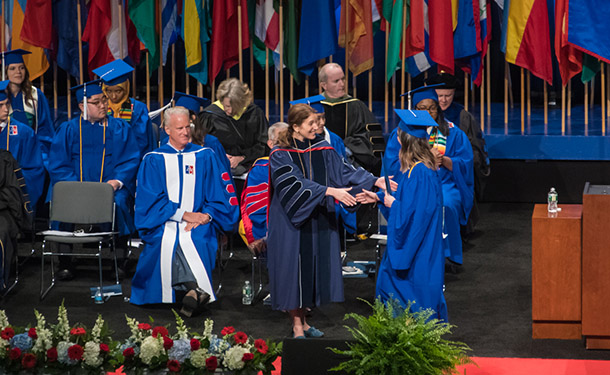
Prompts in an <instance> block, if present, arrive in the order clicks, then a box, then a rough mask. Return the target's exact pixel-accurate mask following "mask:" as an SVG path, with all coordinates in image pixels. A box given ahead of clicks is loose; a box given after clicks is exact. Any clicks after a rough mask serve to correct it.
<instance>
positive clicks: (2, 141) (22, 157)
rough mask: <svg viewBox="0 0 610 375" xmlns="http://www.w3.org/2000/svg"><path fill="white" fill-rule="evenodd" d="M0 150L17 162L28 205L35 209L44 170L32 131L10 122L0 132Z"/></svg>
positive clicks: (25, 126)
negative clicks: (28, 200) (10, 155)
mask: <svg viewBox="0 0 610 375" xmlns="http://www.w3.org/2000/svg"><path fill="white" fill-rule="evenodd" d="M7 144H8V147H7ZM0 148H1V149H4V150H8V151H10V152H11V154H12V155H13V157H14V158H15V159H16V160H17V162H19V166H21V170H22V171H23V177H24V178H25V183H26V185H27V190H28V194H29V196H30V204H31V206H32V208H33V209H36V202H38V199H39V198H40V196H41V195H42V190H43V188H44V178H45V169H44V165H43V162H42V152H41V149H40V145H39V142H38V139H37V137H36V134H34V130H32V128H30V127H29V126H27V125H24V124H22V123H20V122H18V121H16V120H11V121H10V123H9V124H8V125H7V126H5V127H4V130H2V132H0Z"/></svg>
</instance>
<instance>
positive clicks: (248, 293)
mask: <svg viewBox="0 0 610 375" xmlns="http://www.w3.org/2000/svg"><path fill="white" fill-rule="evenodd" d="M241 303H242V304H244V305H251V304H252V285H250V281H249V280H246V283H245V284H244V287H243V289H242V290H241Z"/></svg>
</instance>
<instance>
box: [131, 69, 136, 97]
mask: <svg viewBox="0 0 610 375" xmlns="http://www.w3.org/2000/svg"><path fill="white" fill-rule="evenodd" d="M131 86H132V87H131V96H133V97H134V98H135V97H136V70H135V69H134V70H133V72H132V73H131Z"/></svg>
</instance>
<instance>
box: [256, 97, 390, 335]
mask: <svg viewBox="0 0 610 375" xmlns="http://www.w3.org/2000/svg"><path fill="white" fill-rule="evenodd" d="M288 124H289V127H288V128H287V129H286V131H285V132H283V133H282V134H281V135H280V137H279V140H278V146H276V147H274V148H273V150H272V151H271V154H270V156H269V162H270V175H271V183H272V186H273V195H272V197H271V204H270V206H269V234H268V237H267V257H268V263H267V267H268V269H269V281H270V292H271V307H272V308H273V309H274V310H287V311H288V312H289V314H290V318H291V323H292V326H293V335H294V337H305V336H308V337H320V336H322V335H323V333H322V332H321V331H319V330H317V329H315V328H314V327H311V326H309V325H308V324H307V322H306V320H305V311H306V310H305V309H306V308H308V307H314V306H318V305H321V304H325V303H329V302H340V301H343V298H344V297H343V278H342V273H341V255H340V243H339V232H338V229H339V227H338V224H337V219H336V216H335V212H334V211H335V200H337V201H339V202H341V203H343V204H344V205H346V206H355V205H356V200H355V198H354V197H353V196H352V195H351V194H350V193H351V192H352V191H353V192H358V191H359V190H360V189H361V188H363V187H364V188H367V189H371V188H372V187H373V186H374V185H377V186H379V187H385V183H384V182H383V179H377V178H375V177H374V176H373V175H371V174H370V173H369V172H367V171H365V170H364V169H354V168H353V167H352V166H349V165H347V164H345V163H343V161H342V160H341V158H340V157H339V154H338V153H337V152H336V151H335V150H334V149H333V148H332V147H331V146H330V144H328V142H326V141H324V140H323V139H322V138H321V137H319V136H318V135H317V134H316V130H317V124H318V114H317V113H316V111H315V110H314V109H313V108H311V107H310V106H309V105H307V104H296V105H294V106H292V107H291V108H290V110H289V111H288ZM352 187H353V188H352ZM352 189H353V190H352Z"/></svg>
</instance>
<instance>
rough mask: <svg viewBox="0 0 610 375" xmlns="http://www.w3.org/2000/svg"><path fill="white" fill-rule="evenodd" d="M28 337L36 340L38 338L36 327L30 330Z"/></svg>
mask: <svg viewBox="0 0 610 375" xmlns="http://www.w3.org/2000/svg"><path fill="white" fill-rule="evenodd" d="M28 336H30V338H32V339H34V340H36V339H37V338H38V334H36V327H32V328H30V330H29V331H28Z"/></svg>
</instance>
